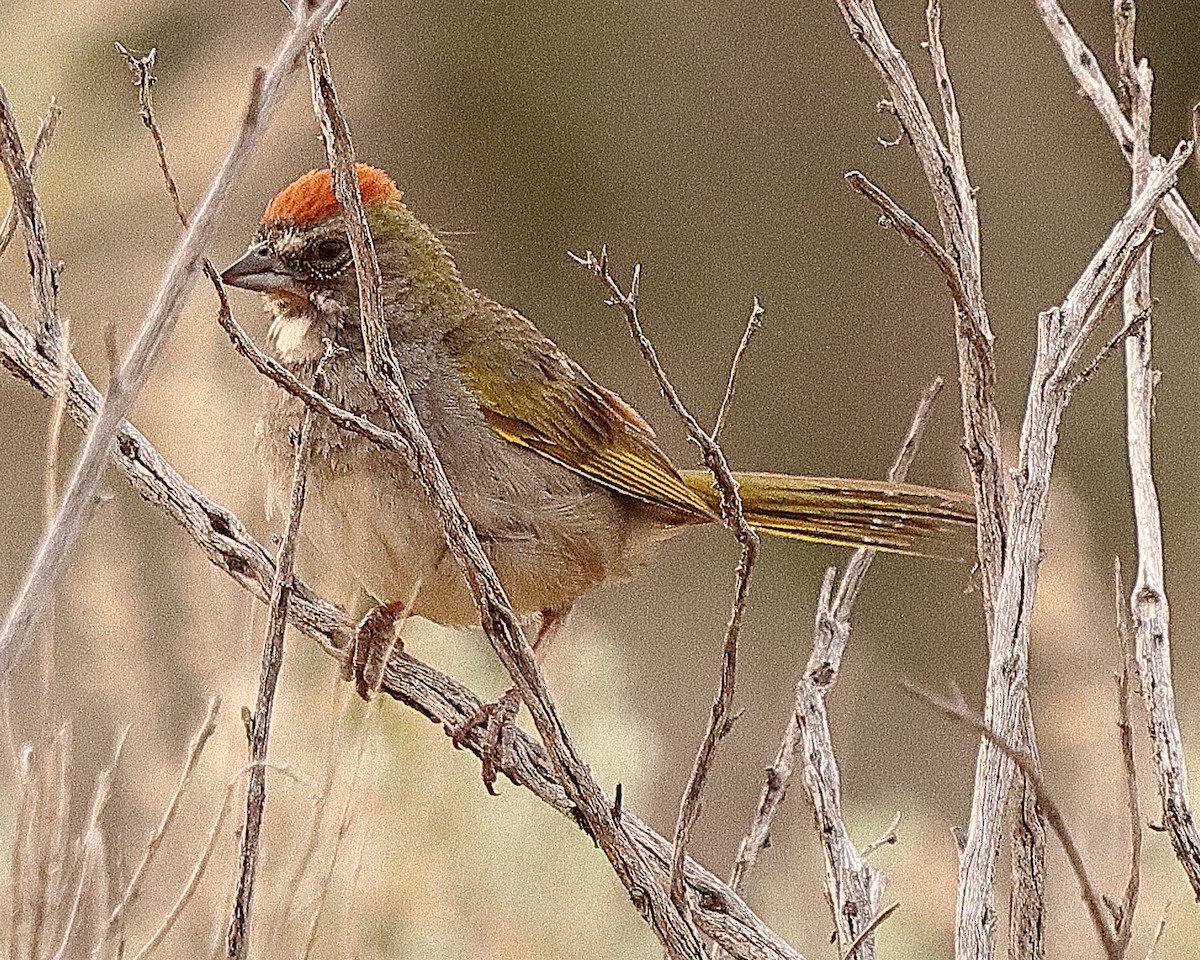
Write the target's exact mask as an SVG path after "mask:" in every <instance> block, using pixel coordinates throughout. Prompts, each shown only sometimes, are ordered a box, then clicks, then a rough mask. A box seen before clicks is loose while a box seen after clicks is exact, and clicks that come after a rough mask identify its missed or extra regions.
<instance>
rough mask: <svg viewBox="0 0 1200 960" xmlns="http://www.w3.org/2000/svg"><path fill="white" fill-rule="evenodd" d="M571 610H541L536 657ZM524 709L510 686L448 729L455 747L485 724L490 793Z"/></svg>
mask: <svg viewBox="0 0 1200 960" xmlns="http://www.w3.org/2000/svg"><path fill="white" fill-rule="evenodd" d="M570 612H571V610H570V608H568V609H566V610H543V611H542V613H541V618H542V619H541V623H540V624H538V632H537V634H536V635H535V636H534V638H533V643H532V644H531V645H530V646H531V647H532V649H533V655H534V658H535V659H536V660H537V661H538V663H541V661H542V657H543V656H545V653H546V650H547V649H548V648H549V646H550V641H551V640H553V639H554V638H555V637H556V636H557V635H558V632H559V631H560V630H561V629H562V625H563V623H564V622H565V621H566V619H567V615H568V614H569V613H570ZM520 709H521V695H520V693H518V692H517V688H516V687H509V689H508V690H507V691H505V693H504V696H502V697H501V698H500V699H499V700H498V701H496V702H495V703H485V704H483V706H481V707H480V708H479V709H478V710H476V711H475V714H474V715H473V716H472V717H471V718H470V719H469V720H467V722H466V723H464V724H462V726H460V727H459V728H458V729H457V730H451V729H450V728H449V727H447V728H446V732H447V733H448V734H449V735H450V738H451V740H453V741H454V745H455V746H456V747H461V746H462V745H463V741H464V740H465V739H466V738H467V737H468V736H469V735H470V734H471V732H472V731H473V730H475V729H476V728H477V727H486V729H485V731H484V735H483V750H482V760H483V785H484V786H485V787H487V791H488V793H490V794H492V795H493V796H496V795H497V794H496V789H495V783H496V774H497V773H498V771H499V769H500V768H501V767H502V766H507V764H508V758H509V757H510V756H511V753H512V743H513V738H514V736H515V735H516V729H517V724H516V720H517V714H518V713H519V712H520Z"/></svg>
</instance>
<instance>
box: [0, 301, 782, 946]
mask: <svg viewBox="0 0 1200 960" xmlns="http://www.w3.org/2000/svg"><path fill="white" fill-rule="evenodd" d="M0 361H3V363H4V364H5V366H7V367H9V369H10V370H11V371H12V372H13V373H14V374H15V375H17V376H18V377H20V378H21V379H23V380H25V381H26V382H28V383H29V384H30V385H31V386H33V387H34V388H35V389H37V390H38V391H40V392H41V393H42V394H43V395H45V396H50V395H52V392H53V389H54V385H55V384H56V383H57V378H56V374H55V368H54V366H53V365H52V364H51V363H50V362H49V361H48V360H47V359H46V357H45V356H43V355H42V353H41V352H40V351H39V350H38V348H37V346H36V343H35V341H34V338H33V336H32V334H31V333H30V332H29V331H28V330H27V329H26V328H25V327H24V326H23V325H22V324H21V323H20V321H19V320H18V319H17V318H16V316H15V315H14V314H13V313H12V311H11V310H9V309H8V307H7V306H5V305H4V304H3V303H0ZM66 363H67V369H68V372H69V392H68V397H67V401H68V402H67V413H68V415H69V416H70V417H71V419H72V421H73V422H74V423H76V424H77V425H78V426H79V427H80V428H81V429H83V430H86V429H87V428H88V426H89V425H90V424H91V423H92V422H93V421H94V420H95V418H96V415H97V411H98V409H99V406H100V403H101V398H100V394H99V392H98V391H97V390H96V388H95V387H94V386H93V385H92V383H91V382H90V381H89V380H88V378H87V377H86V376H85V374H84V373H83V371H82V370H81V369H80V367H79V364H78V363H77V362H76V361H75V359H74V358H73V357H71V356H67V357H66ZM381 432H382V433H383V435H384V436H387V437H390V436H393V435H392V434H389V433H387V432H386V431H381ZM396 442H397V443H399V442H400V441H399V440H398V439H397V441H396ZM112 460H113V463H114V465H115V466H116V468H117V469H118V471H119V472H120V473H121V474H122V475H123V476H124V477H125V478H126V479H127V480H128V481H129V483H130V484H131V486H132V487H133V488H134V490H135V491H136V492H137V493H138V494H139V495H140V496H141V497H142V498H143V499H145V500H146V501H147V502H148V503H149V504H151V505H152V506H153V507H155V508H157V509H158V510H160V511H161V512H163V513H164V514H166V515H167V516H168V517H170V518H171V519H172V520H174V521H175V522H176V523H177V524H179V526H180V527H181V528H182V529H183V530H184V532H185V533H187V535H188V536H190V537H191V538H192V539H193V540H194V541H195V543H196V544H197V545H198V546H199V547H200V549H201V550H202V551H203V552H204V554H205V556H207V557H208V558H209V560H210V561H212V563H213V564H215V565H216V566H217V567H219V568H220V569H222V570H224V571H225V572H226V573H228V574H229V575H230V577H231V578H232V579H233V580H234V582H235V583H237V584H238V585H239V586H241V587H242V588H243V589H245V590H247V591H249V592H250V593H251V594H252V595H254V596H255V597H257V598H258V599H259V600H260V601H262V602H266V600H267V599H268V597H269V595H270V585H271V582H272V580H273V579H274V563H273V560H272V558H271V555H270V554H269V553H268V552H267V551H266V550H265V549H264V548H263V546H262V545H261V544H259V543H258V542H257V541H256V540H255V539H254V538H253V537H251V536H250V534H249V533H248V532H247V530H246V528H245V526H244V525H243V524H242V522H241V521H240V520H239V519H238V518H237V517H236V516H235V515H234V514H233V513H231V512H230V511H228V510H227V509H225V508H224V507H222V506H220V505H219V504H217V503H214V502H213V501H212V500H210V499H208V498H207V497H205V496H204V495H203V494H202V493H200V492H199V491H198V490H196V489H195V488H194V487H193V486H191V485H190V484H189V483H188V482H187V481H186V480H185V479H184V478H183V477H182V476H180V475H179V473H178V472H177V471H176V470H175V469H174V468H173V467H172V466H171V465H170V464H169V463H168V462H167V461H166V460H164V459H163V457H162V456H161V455H160V454H159V453H158V451H157V450H156V449H155V448H154V446H153V444H151V443H150V442H149V441H148V440H147V439H146V438H145V437H144V436H142V434H141V433H139V432H138V431H137V430H136V429H134V428H133V427H132V426H130V425H128V424H125V425H124V426H122V428H121V432H120V433H119V434H118V437H117V444H116V447H115V449H114V451H113V454H112ZM288 616H289V619H290V620H291V622H292V624H293V625H294V626H295V627H296V628H297V629H299V630H300V631H302V632H303V633H304V634H305V635H306V636H308V637H310V638H311V639H313V640H314V641H315V642H316V643H317V644H318V645H319V646H320V647H321V649H322V650H324V651H325V652H326V653H327V654H329V655H330V656H331V657H333V658H335V659H340V658H341V655H342V650H343V649H344V648H345V646H346V644H347V643H349V642H350V640H351V638H352V637H353V634H354V621H353V620H352V619H351V618H350V617H349V616H348V615H347V614H346V613H345V611H343V610H341V609H340V608H338V607H335V606H334V605H332V604H330V603H329V602H328V601H326V600H324V599H322V598H321V597H319V596H317V594H315V593H314V592H313V591H312V590H311V589H310V588H309V587H308V586H307V585H306V584H304V583H302V582H300V581H299V580H293V588H292V598H291V602H290V603H289V605H288ZM382 691H383V692H384V693H386V694H388V695H389V696H391V697H393V698H394V699H396V700H399V701H401V702H402V703H404V704H406V705H408V706H409V707H411V708H412V709H414V710H416V711H417V712H418V713H420V714H421V715H422V716H424V717H426V718H428V719H429V720H431V721H432V722H433V723H435V724H436V725H437V727H438V729H441V727H442V726H444V725H449V726H451V727H452V728H454V729H457V728H458V727H460V726H462V725H463V724H464V723H465V722H466V721H467V720H468V719H470V718H471V717H472V716H474V715H475V714H476V713H477V712H478V710H479V707H480V706H481V704H482V701H481V700H480V698H479V697H477V696H476V695H475V694H473V693H472V692H471V691H470V690H468V689H467V688H466V687H464V686H463V685H462V684H460V683H458V682H457V681H456V680H454V679H453V678H452V677H449V676H447V675H445V674H443V673H440V672H439V671H437V670H434V669H433V668H431V667H430V666H428V665H427V664H425V663H422V662H421V661H420V660H417V659H415V658H413V657H412V656H411V655H410V654H408V653H401V654H398V655H396V656H394V657H393V658H392V659H391V661H390V663H389V665H388V669H387V673H386V675H385V680H384V684H383V687H382ZM462 745H463V746H464V747H466V748H467V749H469V750H471V751H472V752H473V753H474V754H475V755H476V756H480V754H481V752H482V751H483V748H484V743H483V739H482V735H481V734H478V733H476V734H472V735H470V736H468V737H466V738H465V739H464V740H463V742H462ZM505 773H506V774H507V775H508V776H509V777H510V779H511V780H512V781H513V783H515V784H517V785H518V786H522V787H525V788H526V789H528V790H530V791H531V792H532V793H533V794H534V795H535V796H536V797H537V798H538V799H539V800H541V801H542V802H543V803H546V804H547V805H548V806H550V807H551V808H552V809H554V810H555V811H557V812H558V813H560V814H561V815H563V816H564V817H567V818H568V819H569V820H571V821H572V822H573V823H575V824H576V825H577V826H579V827H580V828H581V829H586V826H585V824H584V823H583V822H581V820H580V816H579V812H578V807H577V806H576V804H575V803H574V802H573V800H572V799H571V798H570V797H569V796H568V794H567V793H566V791H565V790H564V788H563V786H562V785H561V783H560V781H559V778H558V775H557V772H556V769H555V766H554V764H553V763H552V761H551V760H550V758H549V756H548V754H547V753H546V751H545V750H544V749H543V748H542V747H541V746H540V745H539V744H538V743H537V742H536V741H535V740H533V739H532V738H531V737H529V736H528V735H527V734H525V733H524V732H523V731H521V730H517V732H516V736H515V738H514V741H513V751H512V763H511V765H510V766H509V767H508V768H507V769H506V770H505ZM609 809H610V810H611V802H610V808H609ZM621 826H622V830H623V832H624V834H625V836H626V838H627V840H628V842H629V844H630V847H631V849H632V851H633V852H634V853H635V855H636V856H637V857H638V858H639V859H640V860H641V861H642V863H644V864H645V865H647V866H648V868H649V869H650V870H651V871H653V874H654V875H655V876H657V877H659V878H660V882H661V883H663V884H665V883H666V882H667V877H668V876H669V869H670V864H671V860H672V853H673V850H672V846H671V843H670V842H669V841H667V840H665V839H664V838H663V837H661V836H659V835H658V834H657V833H655V832H654V831H653V830H651V829H650V828H649V827H648V826H647V825H646V824H645V823H644V822H643V821H642V820H640V819H639V818H638V817H637V816H636V815H635V814H634V813H633V812H632V811H630V810H629V809H628V807H626V808H625V809H623V810H622V812H621ZM685 866H686V879H687V882H688V885H689V887H690V891H689V896H688V899H689V901H690V903H691V904H692V911H691V916H692V919H693V920H694V921H695V923H696V925H697V926H699V927H700V929H701V930H703V931H704V933H705V934H706V935H708V936H709V937H711V938H712V939H714V940H716V941H717V942H719V943H720V944H721V945H722V947H723V948H724V949H726V950H727V951H728V952H729V953H730V954H731V955H732V956H735V957H737V958H739V960H797V958H798V957H799V954H797V953H796V951H795V950H793V949H792V948H791V947H790V946H789V945H788V944H787V943H786V942H785V941H784V940H783V939H782V938H780V937H779V936H778V934H776V933H775V932H774V931H772V930H771V929H770V928H769V927H768V926H767V925H766V924H764V923H763V922H762V920H761V919H760V918H759V917H758V916H756V915H755V914H754V913H753V912H752V911H751V910H750V909H749V908H748V907H747V906H746V904H745V902H744V901H743V900H742V899H741V897H739V896H738V895H737V893H736V892H735V891H733V890H731V889H730V888H729V887H728V886H727V885H725V884H724V883H722V882H721V881H720V880H718V879H717V878H716V877H714V876H713V875H712V874H711V873H709V872H708V871H707V870H705V869H704V868H703V867H701V866H699V865H698V864H696V863H695V862H694V861H692V860H688V861H687V862H686V865H685Z"/></svg>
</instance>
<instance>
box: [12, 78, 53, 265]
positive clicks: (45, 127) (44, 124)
mask: <svg viewBox="0 0 1200 960" xmlns="http://www.w3.org/2000/svg"><path fill="white" fill-rule="evenodd" d="M61 117H62V107H60V106H59V105H58V101H56V100H55V99H54V98H53V97H51V98H50V106H49V107H47V108H46V115H45V116H44V117H42V121H41V123H40V124H38V131H37V135H36V136H35V137H34V138H33V149H32V150H30V151H29V177H30V180H34V179H36V178H37V172H38V168H39V167H40V166H41V165H42V160H44V159H45V157H46V151H47V150H48V149H49V147H50V141H51V140H52V139H53V138H54V131H55V129H56V128H57V127H58V121H59V119H60V118H61ZM16 231H17V203H16V201H15V200H14V201H13V202H12V203H11V204H9V207H8V210H7V212H5V214H4V219H3V220H0V257H2V256H4V251H5V250H7V249H8V245H9V243H11V242H12V238H13V234H14V233H16Z"/></svg>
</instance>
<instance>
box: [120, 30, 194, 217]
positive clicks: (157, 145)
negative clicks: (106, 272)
mask: <svg viewBox="0 0 1200 960" xmlns="http://www.w3.org/2000/svg"><path fill="white" fill-rule="evenodd" d="M115 46H116V48H117V53H119V54H120V55H121V56H122V57H124V58H125V64H126V66H128V67H129V72H130V73H132V74H133V85H134V86H135V87H137V88H138V104H139V106H140V107H141V111H140V113H141V117H142V123H143V124H145V126H146V129H147V130H149V131H150V136H151V137H152V138H153V139H154V149H155V152H157V154H158V166H159V169H160V170H161V171H162V175H163V180H164V182H165V183H166V187H167V193H168V194H170V196H171V203H172V204H173V205H174V207H175V216H176V217H177V218H178V219H179V222H180V223H181V224H183V226H184V227H187V225H188V218H187V214H186V213H185V212H184V209H183V204H182V203H181V202H180V200H179V188H178V187H177V186H176V185H175V177H174V176H172V174H171V165H170V164H169V163H167V146H166V144H165V143H164V142H163V136H162V132H161V131H160V130H159V129H158V123H157V122H156V121H155V119H154V91H153V86H154V80H155V77H154V61H155V58H156V57H157V56H158V51H157V50H155V49H153V48H151V49H150V52H149V53H145V54H142V56H140V57H139V56H138V55H137V54H135V53H133V52H132V51H131V50H129V49H128V48H127V47H126V46H125V45H124V44H121V43H117V44H115Z"/></svg>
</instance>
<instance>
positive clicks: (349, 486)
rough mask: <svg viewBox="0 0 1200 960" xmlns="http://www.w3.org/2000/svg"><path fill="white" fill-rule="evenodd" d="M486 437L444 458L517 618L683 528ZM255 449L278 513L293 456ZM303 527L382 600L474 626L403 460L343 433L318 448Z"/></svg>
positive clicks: (560, 604) (457, 572)
mask: <svg viewBox="0 0 1200 960" xmlns="http://www.w3.org/2000/svg"><path fill="white" fill-rule="evenodd" d="M264 439H265V438H264ZM493 444H495V445H496V446H494V447H493ZM484 445H485V447H486V449H483V450H480V449H476V450H474V451H473V452H472V455H471V456H467V457H464V456H463V453H464V452H463V451H452V452H451V456H450V457H446V456H445V452H444V451H443V458H444V459H445V460H446V461H447V472H448V474H449V476H450V481H451V484H452V486H453V487H454V489H455V493H456V495H457V496H458V497H459V500H460V503H461V504H462V507H463V509H464V511H465V512H466V513H467V515H468V517H469V518H470V519H471V521H472V524H473V525H474V527H475V529H476V533H477V534H478V535H479V538H480V541H481V543H482V544H483V547H484V550H485V552H486V553H487V555H488V558H489V559H490V560H491V562H492V564H493V566H494V567H495V568H496V572H497V574H498V575H499V577H500V581H501V583H502V584H503V586H504V589H505V592H506V593H507V595H508V598H509V602H510V603H511V604H512V606H513V609H514V610H515V611H516V612H517V613H518V614H520V615H531V614H535V613H541V612H544V611H555V612H564V613H565V612H566V611H567V610H569V609H570V608H571V606H572V605H573V604H574V603H575V601H576V600H577V599H578V598H579V597H580V596H582V595H583V594H584V593H586V592H587V591H589V590H591V589H593V588H594V587H596V586H598V585H600V584H601V583H604V582H606V581H609V580H614V579H616V580H620V579H624V578H626V577H628V576H629V575H630V574H632V573H633V571H634V570H636V569H637V567H639V566H641V565H642V564H643V563H644V562H645V561H646V560H647V559H649V557H650V556H651V555H652V554H653V552H654V548H655V547H656V546H657V544H658V542H659V541H661V540H662V539H664V538H665V537H667V536H669V535H670V534H671V533H672V532H673V531H674V529H677V528H674V527H673V526H669V525H666V524H663V523H660V522H657V521H656V520H655V519H653V518H652V517H651V516H650V514H649V512H648V511H647V510H645V509H644V508H642V507H641V505H640V504H638V503H637V502H636V501H631V500H629V499H628V498H625V497H622V496H620V495H617V494H613V493H610V492H608V491H607V490H604V489H603V488H601V487H599V486H596V485H594V484H592V483H590V482H589V481H586V480H583V479H582V478H578V477H576V476H575V475H574V474H572V473H570V472H569V471H567V470H565V469H564V468H563V467H560V466H558V465H557V464H554V463H552V462H550V461H547V460H544V459H542V458H540V457H538V456H536V455H535V454H532V453H529V452H527V451H524V450H519V449H517V448H515V447H511V446H510V445H508V444H507V442H506V441H503V440H501V439H500V438H499V437H495V435H491V437H488V438H486V439H485V441H484ZM260 446H261V448H262V452H263V453H264V459H265V461H266V466H267V469H268V474H269V481H270V486H271V489H272V493H273V496H271V497H270V498H269V499H270V500H273V501H274V502H275V505H276V509H275V510H274V511H273V512H275V513H278V512H279V511H278V505H280V504H286V502H287V492H286V490H287V486H288V484H289V483H290V460H289V458H287V457H286V456H283V455H281V454H283V453H284V451H283V450H281V449H279V448H278V447H276V446H275V445H273V444H271V443H270V442H269V441H268V442H267V443H263V444H260ZM451 460H453V461H454V462H453V463H451V462H449V461H451ZM301 530H302V533H303V537H304V539H305V540H306V541H307V543H308V545H309V546H310V547H311V549H312V550H313V551H314V553H315V554H317V556H318V558H319V560H320V562H321V565H322V566H324V567H327V568H328V567H329V566H330V564H331V563H332V565H333V566H334V567H335V568H337V569H339V570H341V571H344V572H346V573H348V574H349V575H350V576H351V577H352V579H353V580H354V581H355V582H356V583H357V584H358V585H359V586H361V588H362V589H363V590H365V591H366V592H367V593H368V594H370V595H371V596H372V597H373V598H375V599H376V600H377V601H379V602H387V603H391V602H399V603H404V604H408V603H410V602H411V605H412V614H413V615H415V616H419V617H423V618H425V619H428V620H431V621H433V622H435V623H439V624H445V625H463V626H465V625H470V624H478V622H479V615H478V612H477V610H476V607H475V604H474V601H473V600H472V597H471V594H470V591H469V589H468V587H467V584H466V581H465V579H464V577H463V574H462V572H461V569H460V567H459V565H458V563H457V562H456V561H455V560H454V558H453V557H452V556H451V555H450V553H449V551H448V549H447V547H446V543H445V539H444V537H443V534H442V527H441V524H440V522H439V521H438V520H437V518H436V516H435V514H434V512H433V510H432V508H431V507H430V505H429V503H428V501H427V499H426V497H425V494H424V492H423V490H421V489H420V488H419V486H418V484H417V482H416V480H415V479H414V478H413V477H412V475H411V473H410V472H409V470H408V468H407V467H406V466H403V465H402V464H401V463H399V462H397V461H396V459H395V458H394V457H392V456H391V455H384V454H381V453H380V452H379V451H378V450H377V449H376V448H374V447H372V446H371V445H369V444H367V443H366V442H365V441H361V440H359V439H358V438H352V439H350V440H348V441H347V440H346V438H345V437H344V436H343V437H342V438H341V442H340V443H339V445H338V446H336V447H334V448H333V449H330V447H328V446H325V445H322V444H318V446H317V449H315V450H314V454H313V462H312V467H311V473H310V481H309V485H308V498H307V501H306V504H305V510H304V516H303V520H302V526H301Z"/></svg>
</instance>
